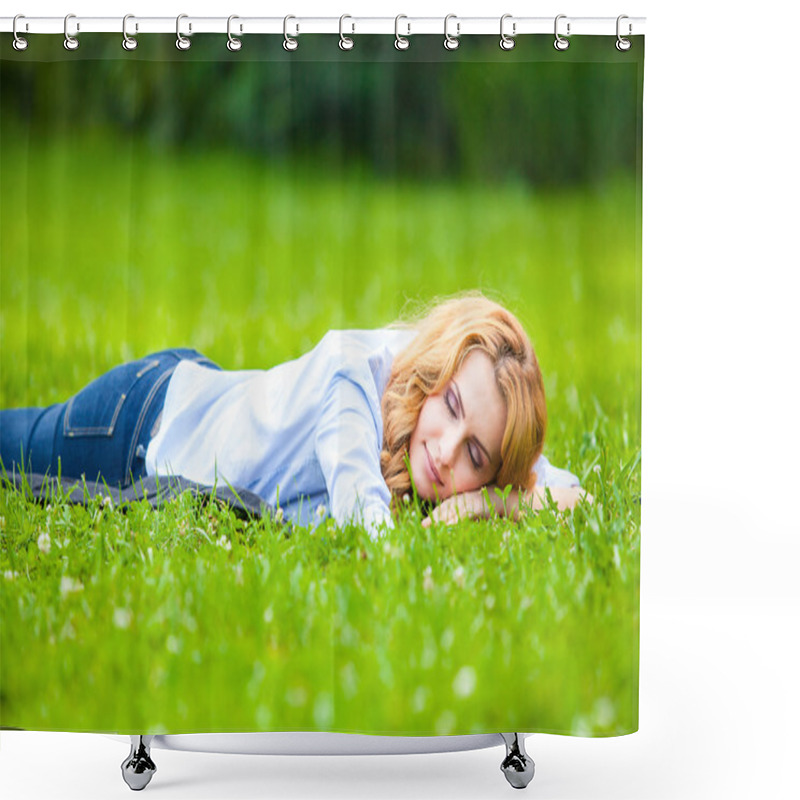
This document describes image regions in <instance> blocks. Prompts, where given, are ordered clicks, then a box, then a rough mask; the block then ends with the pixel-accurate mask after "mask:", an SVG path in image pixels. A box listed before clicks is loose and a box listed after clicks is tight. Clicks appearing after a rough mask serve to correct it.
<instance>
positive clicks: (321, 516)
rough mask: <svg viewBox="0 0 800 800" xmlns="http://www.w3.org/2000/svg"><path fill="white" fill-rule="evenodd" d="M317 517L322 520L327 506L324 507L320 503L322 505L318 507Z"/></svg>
mask: <svg viewBox="0 0 800 800" xmlns="http://www.w3.org/2000/svg"><path fill="white" fill-rule="evenodd" d="M317 516H318V517H319V518H320V519H322V518H323V517H324V516H325V506H324V505H323V504H322V503H320V504H319V505H318V506H317Z"/></svg>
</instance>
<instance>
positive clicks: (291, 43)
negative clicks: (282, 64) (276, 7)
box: [283, 14, 300, 52]
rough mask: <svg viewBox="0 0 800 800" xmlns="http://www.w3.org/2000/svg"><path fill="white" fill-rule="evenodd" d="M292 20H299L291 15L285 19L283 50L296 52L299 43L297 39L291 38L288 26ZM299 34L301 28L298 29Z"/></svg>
mask: <svg viewBox="0 0 800 800" xmlns="http://www.w3.org/2000/svg"><path fill="white" fill-rule="evenodd" d="M290 19H297V17H294V16H292V15H291V14H287V15H286V16H285V17H284V18H283V49H284V50H287V51H289V52H292V51H294V50H297V46H298V41H297V38H296V37H294V36H289V30H288V25H289V20H290ZM297 32H298V33H299V32H300V29H299V27H298V28H297Z"/></svg>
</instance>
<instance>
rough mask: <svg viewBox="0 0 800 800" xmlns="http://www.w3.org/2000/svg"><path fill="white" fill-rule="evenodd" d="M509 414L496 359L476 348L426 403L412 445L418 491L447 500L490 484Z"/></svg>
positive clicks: (498, 460) (497, 466) (424, 494)
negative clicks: (495, 367)
mask: <svg viewBox="0 0 800 800" xmlns="http://www.w3.org/2000/svg"><path fill="white" fill-rule="evenodd" d="M506 415H507V410H506V404H505V401H504V400H503V396H502V395H501V394H500V389H499V388H498V386H497V381H496V380H495V377H494V365H493V364H492V360H491V359H490V358H489V356H488V355H487V354H486V353H484V352H483V351H482V350H473V351H472V352H471V353H469V355H468V356H467V357H466V358H465V359H464V361H463V363H462V365H461V368H460V369H459V370H458V371H457V372H456V373H455V374H454V375H453V376H452V378H450V380H449V381H448V383H447V384H446V385H445V387H444V389H443V391H442V392H441V394H432V395H429V396H428V397H427V398H426V400H425V402H424V403H423V404H422V409H421V411H420V414H419V419H418V420H417V427H416V428H414V432H413V433H412V434H411V442H410V444H409V460H410V462H411V475H412V479H413V481H414V485H415V487H416V490H417V494H418V495H419V496H420V497H421V498H422V499H424V500H437V499H438V500H445V499H446V498H448V497H450V496H451V495H452V494H454V493H456V492H458V493H462V492H468V491H471V490H473V489H479V488H480V487H481V486H485V485H486V484H488V483H491V482H492V481H493V480H494V478H495V476H496V475H497V473H498V471H499V469H500V446H501V444H502V442H503V432H504V431H505V428H506Z"/></svg>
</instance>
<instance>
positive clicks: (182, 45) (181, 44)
mask: <svg viewBox="0 0 800 800" xmlns="http://www.w3.org/2000/svg"><path fill="white" fill-rule="evenodd" d="M188 18H189V15H188V14H178V18H177V19H176V20H175V35H176V36H177V37H178V38H177V39H176V40H175V47H177V48H178V50H188V49H189V48H190V47H191V46H192V40H191V39H187V38H186V37H185V36H184V35H183V34H182V33H181V20H182V19H188ZM191 30H192V23H191V22H190V23H189V32H190V33H191Z"/></svg>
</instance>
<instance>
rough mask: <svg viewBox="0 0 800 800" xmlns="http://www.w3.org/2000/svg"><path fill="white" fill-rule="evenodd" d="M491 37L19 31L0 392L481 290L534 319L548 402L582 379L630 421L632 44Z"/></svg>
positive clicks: (284, 336)
mask: <svg viewBox="0 0 800 800" xmlns="http://www.w3.org/2000/svg"><path fill="white" fill-rule="evenodd" d="M495 38H496V37H471V38H469V39H467V40H465V42H464V43H463V44H462V47H461V48H460V49H459V50H458V51H455V52H447V51H445V50H444V48H443V47H442V46H441V42H440V41H439V39H438V38H437V37H419V38H418V39H414V41H413V47H412V48H410V49H409V51H407V52H405V53H398V52H397V51H396V50H395V48H394V47H393V46H392V40H391V38H387V37H359V38H358V40H357V46H356V48H354V50H353V51H351V52H349V53H342V52H341V51H340V50H339V48H338V47H336V42H335V39H331V38H330V37H309V38H307V39H303V40H302V46H301V47H300V48H299V49H298V50H297V51H296V52H295V53H291V54H290V53H286V52H285V51H283V49H282V48H281V46H280V40H279V37H252V38H248V39H246V42H245V47H244V48H243V49H242V51H241V52H240V53H237V54H230V53H229V52H228V51H227V50H226V49H225V47H224V44H223V42H224V37H213V36H208V37H196V38H195V41H194V43H193V46H192V49H191V50H190V51H188V52H185V53H179V52H178V51H177V50H176V48H175V46H174V41H173V37H170V36H149V37H143V39H142V43H141V44H140V47H139V48H138V49H137V50H136V51H134V52H133V53H126V52H124V51H122V49H121V48H120V46H119V41H118V37H116V36H106V35H96V36H87V37H83V40H82V43H81V48H80V50H79V51H77V52H76V53H68V52H66V51H65V50H64V49H63V47H62V46H61V42H60V39H59V37H37V38H36V40H35V47H34V46H32V47H31V48H29V50H28V51H27V52H25V53H15V52H14V51H12V50H10V49H9V52H8V53H7V54H4V57H3V60H2V62H0V64H1V65H2V66H1V70H2V71H1V72H0V82H1V83H0V85H1V87H2V92H1V93H0V104H1V105H0V108H1V109H2V118H1V119H0V137H2V138H1V139H0V141H1V142H2V152H0V169H2V192H1V193H0V201H1V202H2V205H1V206H0V236H2V248H1V249H0V259H1V260H0V269H1V276H0V306H1V310H2V322H0V325H1V328H0V333H2V353H0V356H1V357H2V361H1V362H0V368H1V371H0V405H1V406H3V407H9V406H13V405H38V404H44V403H50V402H55V401H57V400H61V399H64V397H65V396H66V395H68V394H69V393H71V392H73V391H74V390H76V389H77V388H78V387H79V386H81V385H82V384H83V383H84V382H86V381H87V380H89V379H90V378H91V377H93V376H94V375H96V374H97V373H99V372H100V371H102V370H104V369H106V368H108V367H110V366H112V365H114V364H116V363H118V362H119V361H121V360H123V359H127V358H132V357H137V356H140V355H143V354H145V353H147V352H149V351H152V350H156V349H159V348H162V347H166V346H175V345H190V346H193V347H196V348H198V349H201V350H202V351H204V352H206V353H207V354H208V355H209V356H210V357H212V358H214V359H215V360H217V361H218V363H220V364H221V365H222V366H224V367H226V368H230V369H233V368H241V367H266V366H270V365H272V364H275V363H278V362H280V361H283V360H285V359H287V358H292V357H295V356H297V355H299V354H301V353H302V352H304V351H306V350H307V349H309V348H310V347H311V346H313V344H315V343H316V341H318V340H319V338H320V337H321V336H322V335H323V334H324V333H325V331H326V330H328V329H330V328H336V327H373V326H380V325H383V324H387V323H388V322H390V321H392V320H393V319H395V318H396V317H397V316H398V315H399V314H400V313H403V312H408V311H409V310H410V309H411V308H413V307H414V306H415V304H416V303H418V302H427V301H430V300H431V299H432V298H434V297H436V296H441V295H447V294H451V293H453V292H457V291H460V290H464V289H472V288H479V289H483V290H484V291H486V292H487V293H488V294H490V295H492V296H493V297H495V298H496V299H498V300H500V301H502V302H505V303H506V304H507V305H509V306H510V307H511V308H512V310H514V311H515V312H516V313H517V314H518V315H519V316H520V318H521V319H522V321H523V323H524V324H525V325H526V327H527V329H528V331H529V333H530V334H531V336H532V338H533V340H534V345H535V347H536V349H537V352H538V354H539V357H540V360H541V362H542V366H543V369H544V372H545V376H546V379H547V382H548V383H547V385H548V389H549V392H550V398H549V399H550V404H551V416H552V411H553V404H554V403H555V405H556V410H558V406H559V404H561V403H562V402H563V401H565V400H566V399H567V395H568V393H567V391H566V390H567V389H569V388H570V387H572V389H573V390H574V392H573V406H574V405H575V392H577V396H580V397H582V398H584V397H588V396H590V395H595V396H597V397H599V398H600V400H601V404H602V405H603V407H604V408H606V409H607V410H609V411H612V412H614V411H616V412H617V413H621V412H622V411H623V408H624V410H625V412H626V413H630V414H631V416H633V417H634V418H635V419H637V420H638V392H639V382H640V332H641V322H640V315H641V302H640V294H641V257H640V185H639V180H638V175H639V172H640V170H639V163H640V149H641V148H640V141H641V130H640V111H639V109H640V99H641V77H642V55H643V54H642V47H641V46H640V47H638V48H634V51H632V52H630V53H618V52H617V51H616V49H615V48H614V47H613V40H612V39H608V38H605V37H603V38H597V37H584V38H580V39H576V40H575V41H574V42H573V43H572V46H571V47H570V49H569V50H568V51H567V52H566V53H558V52H556V51H555V50H554V48H553V47H552V41H551V39H550V37H527V38H526V39H525V40H524V41H521V42H520V44H519V45H518V46H517V48H515V50H514V51H511V52H510V53H506V52H502V51H501V50H500V49H499V48H498V47H497V42H496V41H495ZM34 59H38V60H34ZM409 304H410V305H409ZM557 418H558V416H557V415H556V416H553V419H554V420H555V419H557Z"/></svg>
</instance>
